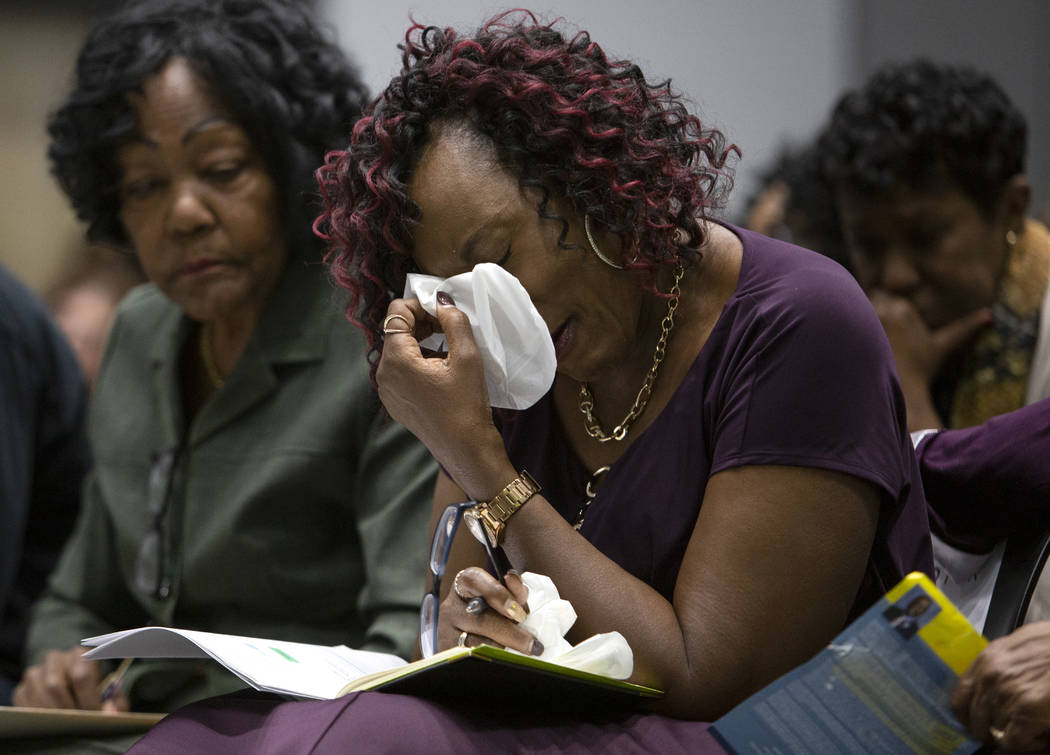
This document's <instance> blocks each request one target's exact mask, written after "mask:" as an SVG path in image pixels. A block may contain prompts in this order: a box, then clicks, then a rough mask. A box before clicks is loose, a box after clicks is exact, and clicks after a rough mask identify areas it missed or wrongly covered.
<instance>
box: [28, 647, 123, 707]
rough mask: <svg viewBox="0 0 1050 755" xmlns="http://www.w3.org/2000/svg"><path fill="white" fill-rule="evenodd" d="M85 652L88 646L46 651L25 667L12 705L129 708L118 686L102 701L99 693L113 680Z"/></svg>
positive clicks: (101, 693) (97, 662)
mask: <svg viewBox="0 0 1050 755" xmlns="http://www.w3.org/2000/svg"><path fill="white" fill-rule="evenodd" d="M86 652H87V648H82V647H75V648H71V649H69V650H52V651H51V652H49V653H47V654H46V655H45V656H44V658H43V660H41V661H40V662H39V663H37V664H35V665H33V666H30V667H29V668H27V669H26V670H25V673H24V674H23V675H22V681H21V682H20V683H19V685H18V686H17V687H16V688H15V692H14V700H13V702H14V704H15V705H20V706H24V707H31V708H66V709H80V710H99V709H100V708H103V709H105V710H112V711H120V710H128V700H127V697H126V696H125V695H124V694H123V693H122V692H121V691H120V685H116V686H114V688H113V689H112V690H111V691H110V693H109V698H108V699H107V700H106V701H105V702H104V703H103V700H102V695H103V693H104V692H105V690H106V687H108V686H110V682H112V681H114V679H109V680H108V681H107V680H103V679H102V672H101V668H102V665H101V664H100V663H99V661H90V660H86V659H85V658H83V655H84V653H86ZM125 670H126V669H125ZM121 678H123V674H122V675H121Z"/></svg>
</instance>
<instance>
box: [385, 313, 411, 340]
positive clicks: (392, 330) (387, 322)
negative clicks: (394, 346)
mask: <svg viewBox="0 0 1050 755" xmlns="http://www.w3.org/2000/svg"><path fill="white" fill-rule="evenodd" d="M392 320H400V321H401V322H403V323H404V324H405V325H407V326H408V329H407V330H401V329H400V328H391V327H390V322H391V321H392ZM411 332H412V323H410V322H409V321H408V318H406V317H405V316H404V315H398V314H393V315H387V316H386V317H384V318H383V335H385V336H388V335H391V334H392V333H411Z"/></svg>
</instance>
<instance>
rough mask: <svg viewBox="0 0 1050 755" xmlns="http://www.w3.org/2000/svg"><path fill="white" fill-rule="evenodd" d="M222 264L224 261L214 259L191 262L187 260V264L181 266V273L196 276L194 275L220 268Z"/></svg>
mask: <svg viewBox="0 0 1050 755" xmlns="http://www.w3.org/2000/svg"><path fill="white" fill-rule="evenodd" d="M221 266H222V263H221V262H219V261H218V260H212V259H200V260H191V261H190V262H187V263H186V264H185V265H183V266H182V267H181V268H179V273H180V274H181V275H185V276H194V275H200V274H202V273H207V272H210V271H212V270H215V269H218V268H219V267H221Z"/></svg>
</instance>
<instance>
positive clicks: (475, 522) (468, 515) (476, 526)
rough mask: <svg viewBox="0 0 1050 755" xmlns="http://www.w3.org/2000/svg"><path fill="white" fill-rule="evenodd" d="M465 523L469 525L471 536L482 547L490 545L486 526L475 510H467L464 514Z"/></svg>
mask: <svg viewBox="0 0 1050 755" xmlns="http://www.w3.org/2000/svg"><path fill="white" fill-rule="evenodd" d="M463 521H464V522H466V523H467V529H468V530H470V534H471V535H473V536H474V539H475V540H477V541H478V542H479V543H481V544H482V545H485V544H487V543H488V538H487V537H486V536H485V526H484V525H483V524H482V523H481V519H479V518H478V515H477V514H476V513H474V510H473V509H467V510H466V511H464V512H463Z"/></svg>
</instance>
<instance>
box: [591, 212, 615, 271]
mask: <svg viewBox="0 0 1050 755" xmlns="http://www.w3.org/2000/svg"><path fill="white" fill-rule="evenodd" d="M583 232H584V233H586V234H587V243H589V244H590V245H591V251H593V252H594V253H595V254H596V255H597V257H598V259H600V260H601V261H602V262H604V263H605V264H606V265H608V266H609V267H615V268H616V269H617V270H623V265H617V264H616V263H615V262H613V261H612V260H611V259H609V258H608V257H606V256H605V255H604V254H602V251H601V249H599V248H598V245H597V244H596V243H594V236H592V235H591V216H590V215H584V216H583Z"/></svg>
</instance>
